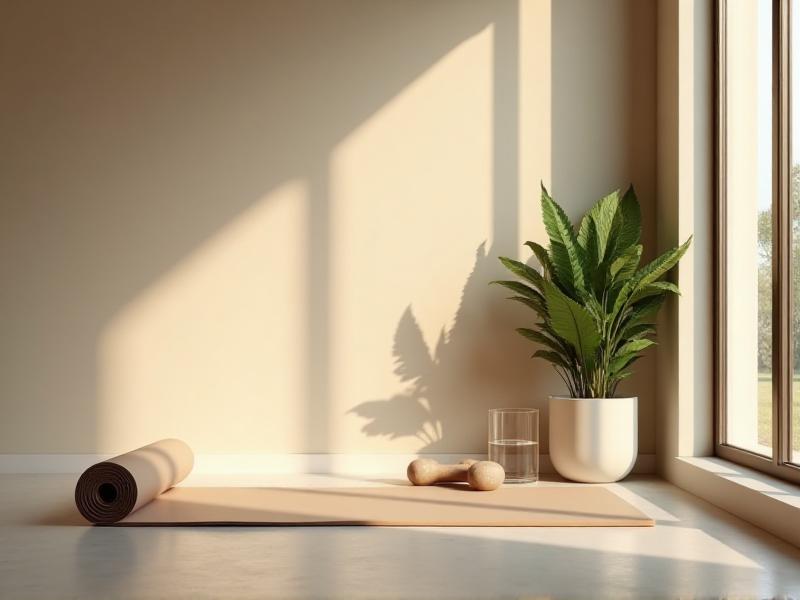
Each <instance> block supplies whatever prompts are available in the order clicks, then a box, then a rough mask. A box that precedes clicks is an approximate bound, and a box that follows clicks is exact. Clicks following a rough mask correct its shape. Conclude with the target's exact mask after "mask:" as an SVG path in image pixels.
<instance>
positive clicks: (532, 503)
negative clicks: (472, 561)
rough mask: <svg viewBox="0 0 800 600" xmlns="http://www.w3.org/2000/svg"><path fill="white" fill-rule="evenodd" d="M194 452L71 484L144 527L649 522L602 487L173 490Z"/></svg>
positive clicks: (175, 449)
mask: <svg viewBox="0 0 800 600" xmlns="http://www.w3.org/2000/svg"><path fill="white" fill-rule="evenodd" d="M192 463H193V456H192V451H191V450H190V449H189V447H188V446H187V445H186V444H184V443H183V442H181V441H179V440H162V441H160V442H156V443H155V444H150V445H149V446H145V447H143V448H139V449H138V450H134V451H133V452H129V453H128V454H123V455H121V456H117V457H116V458H112V459H110V460H107V461H104V462H102V463H99V464H97V465H94V466H93V467H90V468H89V469H88V470H87V471H86V472H84V473H83V475H81V477H80V480H79V481H78V485H77V487H76V488H75V501H76V503H77V505H78V509H79V510H80V512H81V514H82V515H83V516H84V517H85V518H86V519H87V520H89V521H91V522H92V523H96V524H104V525H109V524H115V525H127V526H145V525H382V526H429V527H471V526H475V527H480V526H489V527H643V526H645V527H646V526H652V525H653V524H654V522H653V520H652V519H651V518H649V517H648V516H647V515H645V514H643V513H642V512H640V511H639V510H638V509H637V508H635V507H634V506H632V505H631V504H629V503H628V502H626V501H625V500H623V499H622V498H620V497H619V496H617V495H616V494H614V493H613V492H611V491H610V490H608V489H605V488H603V487H599V486H586V485H558V486H552V487H551V486H541V485H540V486H513V485H507V486H502V487H500V488H499V489H497V490H495V491H492V492H478V491H473V490H470V489H469V488H468V487H467V486H466V485H458V484H450V485H442V486H414V485H410V484H407V485H393V486H382V487H351V488H338V487H315V488H287V487H261V488H259V487H235V488H234V487H174V488H173V486H175V485H176V484H178V483H179V482H180V481H182V480H183V479H184V478H185V477H186V476H187V475H188V474H189V472H190V471H191V469H192ZM170 488H172V489H170Z"/></svg>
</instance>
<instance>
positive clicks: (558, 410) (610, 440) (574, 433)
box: [549, 396, 639, 483]
mask: <svg viewBox="0 0 800 600" xmlns="http://www.w3.org/2000/svg"><path fill="white" fill-rule="evenodd" d="M549 409H550V410H549V412H550V460H551V461H552V463H553V467H554V468H555V470H556V471H558V473H559V474H560V475H561V476H562V477H565V478H567V479H571V480H573V481H579V482H582V483H610V482H613V481H619V480H620V479H623V478H624V477H625V476H626V475H628V473H630V472H631V469H632V468H633V464H634V463H635V462H636V456H637V453H638V448H639V433H638V415H637V412H638V398H636V397H633V398H568V397H565V396H550V405H549Z"/></svg>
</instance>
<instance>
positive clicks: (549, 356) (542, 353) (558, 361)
mask: <svg viewBox="0 0 800 600" xmlns="http://www.w3.org/2000/svg"><path fill="white" fill-rule="evenodd" d="M533 358H543V359H545V360H546V361H548V362H551V363H553V364H554V365H558V366H559V367H564V368H565V369H567V370H569V369H571V368H572V366H571V365H570V364H569V363H568V362H567V361H566V360H564V357H563V356H561V355H560V354H559V353H558V352H554V351H552V350H537V351H536V352H534V353H533Z"/></svg>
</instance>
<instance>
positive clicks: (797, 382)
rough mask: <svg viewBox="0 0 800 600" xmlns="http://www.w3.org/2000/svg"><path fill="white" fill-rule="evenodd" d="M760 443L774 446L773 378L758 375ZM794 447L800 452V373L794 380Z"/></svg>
mask: <svg viewBox="0 0 800 600" xmlns="http://www.w3.org/2000/svg"><path fill="white" fill-rule="evenodd" d="M758 443H759V444H763V445H764V446H772V380H771V376H770V375H769V374H768V373H759V375H758ZM792 448H793V450H794V452H795V453H800V374H796V375H795V376H794V380H793V381H792Z"/></svg>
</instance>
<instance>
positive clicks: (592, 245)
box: [578, 213, 601, 272]
mask: <svg viewBox="0 0 800 600" xmlns="http://www.w3.org/2000/svg"><path fill="white" fill-rule="evenodd" d="M578 244H580V245H581V247H582V248H583V249H584V250H585V252H586V266H587V268H588V269H589V271H590V272H592V271H596V270H597V267H598V266H599V265H600V260H601V259H600V256H599V252H600V249H599V247H600V242H599V241H598V235H597V225H596V223H595V221H594V219H593V218H592V216H591V214H590V213H587V214H586V215H584V217H583V220H582V221H581V227H580V231H578Z"/></svg>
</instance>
